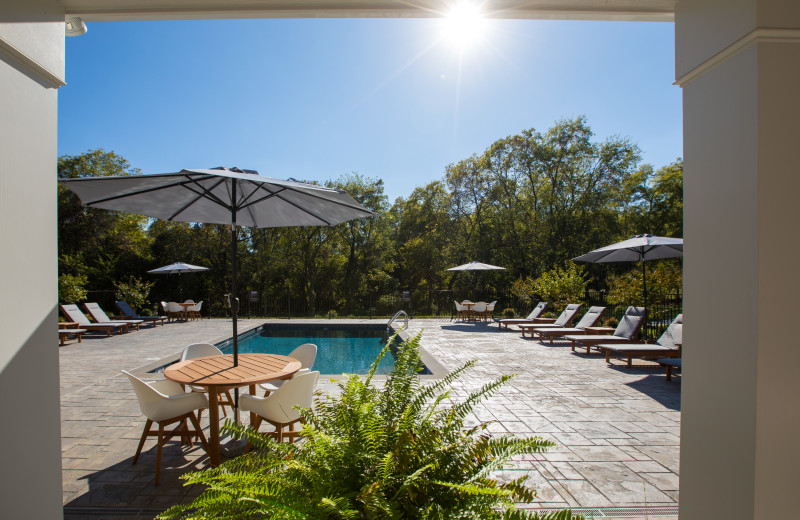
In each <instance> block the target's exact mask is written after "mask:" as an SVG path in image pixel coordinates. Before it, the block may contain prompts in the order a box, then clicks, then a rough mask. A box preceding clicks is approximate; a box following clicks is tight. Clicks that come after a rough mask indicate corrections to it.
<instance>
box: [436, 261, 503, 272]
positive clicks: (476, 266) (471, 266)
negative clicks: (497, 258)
mask: <svg viewBox="0 0 800 520" xmlns="http://www.w3.org/2000/svg"><path fill="white" fill-rule="evenodd" d="M497 269H505V267H497V266H496V265H491V264H482V263H480V262H470V263H468V264H464V265H458V266H456V267H451V268H450V269H448V271H494V270H497Z"/></svg>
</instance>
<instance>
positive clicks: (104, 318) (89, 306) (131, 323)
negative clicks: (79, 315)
mask: <svg viewBox="0 0 800 520" xmlns="http://www.w3.org/2000/svg"><path fill="white" fill-rule="evenodd" d="M83 307H84V308H85V309H86V311H87V312H88V313H89V314H91V315H92V318H94V321H96V322H97V323H114V322H117V323H127V324H128V327H136V330H139V327H141V325H142V323H144V322H143V321H142V320H112V319H111V318H109V317H108V315H107V314H106V313H105V312H104V311H103V309H101V308H100V306H99V305H98V304H96V303H94V302H87V303H84V304H83Z"/></svg>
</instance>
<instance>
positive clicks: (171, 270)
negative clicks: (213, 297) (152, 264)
mask: <svg viewBox="0 0 800 520" xmlns="http://www.w3.org/2000/svg"><path fill="white" fill-rule="evenodd" d="M198 271H208V267H201V266H199V265H192V264H185V263H183V262H175V263H174V264H169V265H165V266H164V267H159V268H156V269H150V270H149V271H147V272H148V273H150V274H181V273H196V272H198Z"/></svg>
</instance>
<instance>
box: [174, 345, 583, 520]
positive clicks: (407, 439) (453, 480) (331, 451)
mask: <svg viewBox="0 0 800 520" xmlns="http://www.w3.org/2000/svg"><path fill="white" fill-rule="evenodd" d="M391 344H392V342H391V341H390V342H389V344H387V345H386V347H385V348H384V349H383V351H382V353H381V354H380V355H379V357H378V360H376V361H375V363H374V364H373V365H372V368H371V370H370V372H369V374H368V375H367V376H366V378H364V379H361V378H359V377H358V376H355V375H350V376H347V377H346V378H345V379H343V380H341V381H339V383H338V386H339V390H340V391H341V392H340V393H339V395H331V396H327V397H321V396H319V395H318V396H317V397H316V398H315V406H314V410H313V411H311V410H302V415H303V418H304V420H305V425H304V427H303V431H302V433H303V436H304V439H303V441H302V442H298V443H289V444H287V443H277V442H275V441H274V440H272V439H271V438H269V437H267V436H266V435H263V434H258V433H254V432H252V431H250V430H248V429H246V428H244V427H243V426H241V425H237V424H235V423H233V422H231V421H226V423H225V426H224V427H223V429H224V431H225V433H227V434H232V435H234V436H236V437H240V438H242V437H243V438H246V439H247V440H249V441H250V442H251V443H252V444H253V445H254V447H255V450H254V451H252V452H250V453H247V454H245V455H243V456H241V457H238V458H235V459H232V460H229V461H226V462H224V463H223V464H222V465H220V466H219V467H218V468H209V469H207V470H204V471H200V472H196V473H191V474H189V475H186V476H184V477H183V478H184V479H185V480H186V482H187V484H197V483H201V484H205V485H207V486H209V487H208V488H207V489H206V490H205V491H204V492H203V493H202V494H201V495H200V496H199V497H197V498H196V499H195V500H194V501H193V502H192V503H191V504H186V505H178V506H175V507H173V508H171V509H169V510H168V511H166V512H165V513H163V515H162V518H231V519H233V518H236V519H248V518H276V519H277V518H280V519H290V518H292V519H294V518H298V519H299V518H308V519H336V518H342V519H344V518H348V519H364V520H366V519H384V518H386V519H431V520H433V519H437V520H444V519H451V518H475V519H484V518H485V519H508V520H511V519H520V520H523V519H538V518H553V519H555V518H559V519H564V520H567V519H572V518H578V517H576V516H573V515H572V514H571V513H570V512H569V511H563V512H559V513H554V514H551V515H548V516H545V517H540V516H539V515H538V514H536V513H534V512H532V511H523V510H518V509H516V505H515V503H517V502H523V503H525V502H531V501H532V500H533V499H534V498H535V496H536V493H535V492H534V491H533V490H531V489H529V488H527V487H526V486H525V485H524V481H525V478H526V477H522V478H519V479H514V480H510V481H499V480H496V479H495V478H493V475H494V474H495V472H497V471H498V470H500V469H501V468H502V467H503V464H504V463H505V462H506V461H508V460H509V459H511V458H512V457H515V456H517V455H522V454H533V453H539V452H541V451H543V450H544V449H545V448H547V447H549V446H552V445H553V444H552V443H550V442H547V441H544V440H542V439H541V438H539V437H528V438H524V437H516V436H512V435H503V436H492V435H491V434H490V433H489V431H488V426H489V423H487V422H482V423H479V424H477V425H475V426H467V424H466V421H467V420H469V418H470V417H471V412H472V410H473V409H474V407H475V406H476V405H477V404H478V403H479V402H480V401H481V400H482V399H485V398H487V397H489V396H491V395H492V394H494V393H495V392H497V390H498V389H499V388H500V387H501V386H502V385H503V384H504V383H506V382H507V381H508V380H509V379H510V378H511V376H502V377H501V378H499V379H497V380H495V381H491V382H488V383H486V384H484V385H483V386H481V387H480V388H478V389H476V390H473V391H472V392H471V393H470V394H469V395H468V396H467V397H466V399H464V400H462V401H460V402H451V399H452V394H451V392H450V385H451V384H452V383H453V382H454V381H455V380H456V379H458V378H459V377H460V376H461V375H462V374H464V373H465V372H466V371H467V370H468V369H470V368H471V367H472V366H473V365H474V361H473V362H469V363H467V364H465V365H464V366H462V367H460V368H458V369H456V370H454V371H453V372H451V373H450V374H448V375H447V376H446V377H444V378H443V379H441V380H438V381H435V382H432V383H430V384H428V385H423V384H422V383H421V382H420V379H419V375H418V373H419V371H420V369H421V367H422V363H421V361H420V353H419V336H417V337H416V338H413V339H412V340H410V341H406V342H404V343H402V344H401V345H400V346H399V347H396V348H397V362H396V363H395V367H394V369H393V371H392V373H391V374H390V375H389V376H388V378H387V380H386V383H385V385H384V386H383V388H382V389H379V388H376V387H375V386H374V385H373V384H372V379H373V375H374V374H375V370H376V368H377V366H378V361H379V360H380V358H381V357H382V356H383V355H386V353H387V352H388V350H389V348H390V347H391Z"/></svg>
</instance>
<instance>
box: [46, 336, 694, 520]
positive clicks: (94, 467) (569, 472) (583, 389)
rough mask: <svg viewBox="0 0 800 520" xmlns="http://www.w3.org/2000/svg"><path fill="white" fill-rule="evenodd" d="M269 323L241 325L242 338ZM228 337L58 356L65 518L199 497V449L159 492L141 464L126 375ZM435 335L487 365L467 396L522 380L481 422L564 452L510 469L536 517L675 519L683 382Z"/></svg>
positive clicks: (436, 354)
mask: <svg viewBox="0 0 800 520" xmlns="http://www.w3.org/2000/svg"><path fill="white" fill-rule="evenodd" d="M272 321H275V322H279V320H272ZM280 321H283V320H280ZM310 321H322V322H325V323H330V321H328V320H310ZM347 321H348V322H365V323H375V322H376V320H373V321H369V320H347ZM264 322H265V320H241V321H240V327H239V328H240V331H242V330H245V329H246V328H248V327H252V326H256V325H260V324H262V323H264ZM291 322H293V323H299V320H291ZM230 327H231V324H230V321H229V320H201V321H195V322H188V323H173V324H168V325H167V326H165V327H160V326H159V327H156V328H155V329H154V328H152V327H149V326H148V327H145V328H143V329H142V330H141V331H139V332H133V333H129V334H125V335H115V336H112V337H111V338H105V337H100V336H84V339H83V342H82V343H77V342H76V341H74V340H71V341H69V342H68V343H67V344H66V345H65V346H63V347H60V350H59V352H60V377H61V404H62V407H61V424H62V430H61V432H62V433H61V435H62V464H63V470H62V472H63V481H64V483H63V500H64V505H65V513H66V516H65V518H67V519H74V518H83V517H86V518H99V513H100V512H102V511H104V510H105V509H104V508H116V509H113V510H112V509H109V510H108V511H109V512H110V513H111V512H112V511H113V513H114V514H110V515H109V518H110V517H114V518H123V517H134V516H135V513H136V511H135V508H141V511H139V513H138V514H139V516H135V517H136V518H144V517H147V516H148V514H149V516H152V514H151V513H152V512H153V511H157V510H162V509H164V508H166V507H167V506H169V505H172V504H175V503H179V502H185V501H189V500H191V499H192V498H193V497H194V496H196V495H197V494H198V493H199V492H200V490H199V489H192V488H186V487H183V486H182V485H181V482H182V481H181V480H180V479H179V478H178V477H179V475H181V474H182V473H184V472H186V471H189V470H193V469H199V468H202V467H204V466H205V464H206V462H207V457H206V456H205V453H204V452H203V451H202V449H201V448H199V447H198V446H197V445H195V447H194V448H190V449H187V448H185V447H184V448H183V449H181V448H180V446H179V445H178V443H170V444H169V445H168V446H167V447H166V448H165V450H164V462H163V466H162V472H161V485H160V486H159V487H155V486H154V485H153V478H154V466H155V449H154V446H155V442H154V441H152V440H150V441H148V442H147V444H145V450H144V451H143V454H142V456H141V457H140V459H139V463H138V464H137V465H135V466H133V465H131V460H132V458H133V455H134V453H135V451H136V446H137V444H138V440H139V437H140V435H141V431H142V428H143V426H144V421H145V419H144V417H143V416H142V415H141V412H140V411H139V407H138V403H137V401H136V397H135V395H134V393H133V389H132V387H131V386H130V383H129V382H128V381H127V379H126V378H125V377H124V376H123V375H122V374H120V370H121V369H127V370H131V369H134V368H137V367H140V366H142V365H146V364H154V363H155V362H156V361H157V360H159V359H162V358H165V357H167V356H171V355H177V354H178V353H179V352H180V351H181V349H182V348H183V347H184V346H185V345H187V344H189V343H194V342H212V343H213V342H217V341H219V340H221V339H224V338H225V337H228V336H230ZM423 329H424V333H423V337H422V346H423V348H424V349H425V350H426V351H427V352H428V353H429V354H430V355H431V356H433V358H435V359H436V360H437V361H438V362H439V364H441V365H442V367H444V369H446V370H450V369H453V368H456V367H457V366H460V365H461V364H463V363H464V362H466V361H468V360H470V359H477V360H478V364H477V367H476V368H475V369H474V370H473V371H472V372H470V376H469V377H467V378H464V379H462V381H461V383H457V385H456V387H455V397H463V396H466V395H467V393H468V392H469V391H470V390H472V389H474V388H477V387H479V386H482V385H483V384H484V383H486V382H488V381H489V380H492V379H495V378H497V377H498V376H500V375H501V374H509V373H513V374H517V376H516V377H515V378H514V379H513V380H512V381H511V382H510V383H509V384H507V385H506V386H505V387H503V389H502V390H501V391H500V392H499V393H498V394H497V395H496V396H495V397H493V398H491V399H490V400H489V401H487V402H485V403H483V405H482V406H480V407H479V408H478V412H477V417H476V418H475V420H476V421H477V420H492V421H496V422H495V423H494V424H493V425H492V426H491V430H492V431H493V432H497V433H512V434H519V435H534V434H535V435H540V436H542V437H544V438H545V439H548V440H552V441H554V442H555V443H557V444H558V447H556V448H553V449H551V450H549V451H548V452H546V453H543V454H539V455H535V456H530V457H527V458H521V459H519V460H515V461H513V464H511V465H509V466H508V467H507V468H506V469H505V470H504V474H505V475H506V476H507V477H508V478H516V477H517V476H519V475H521V474H527V475H528V476H529V480H528V482H529V484H530V485H531V486H532V487H533V488H534V489H536V490H537V491H538V493H539V496H538V502H536V504H535V505H536V507H537V508H542V509H545V508H546V509H549V508H564V507H571V508H598V510H597V511H596V512H595V513H594V517H595V518H602V517H609V516H614V515H613V511H612V510H611V508H644V507H647V508H648V512H649V514H648V516H651V517H652V516H659V517H660V518H666V517H667V516H673V515H676V513H675V512H674V506H677V503H678V459H679V445H680V439H679V431H680V378H677V379H675V380H673V381H671V382H667V381H666V380H665V377H664V374H663V371H662V370H658V369H655V368H633V369H628V368H623V367H622V366H619V365H618V366H611V367H610V366H609V365H608V364H606V363H605V361H604V360H603V358H602V356H601V355H599V354H594V355H591V356H586V355H583V354H573V353H571V352H570V349H569V346H568V344H567V343H563V342H562V343H558V342H557V343H556V344H555V345H552V346H551V345H549V344H540V343H539V342H537V341H534V340H531V339H529V338H526V339H523V338H522V337H521V336H520V334H519V333H518V332H501V331H499V330H498V328H497V327H496V326H493V325H489V324H486V323H460V322H448V321H435V320H412V321H411V323H410V327H409V332H410V333H411V334H412V335H413V334H416V333H417V332H419V331H421V330H423ZM321 386H323V387H325V388H326V389H331V388H332V387H333V385H332V383H328V382H322V383H321ZM204 415H205V414H204ZM204 421H205V419H204ZM659 506H665V507H666V508H665V509H664V512H665V513H668V515H667V516H665V514H664V513H663V512H662V514H659V513H658V508H659ZM101 508H102V509H101ZM631 513H632V510H630V509H629V510H627V511H625V512H624V513H621V515H622V516H626V517H628V518H631V517H632V516H631ZM126 514H127V516H126ZM642 516H644V514H642Z"/></svg>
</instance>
